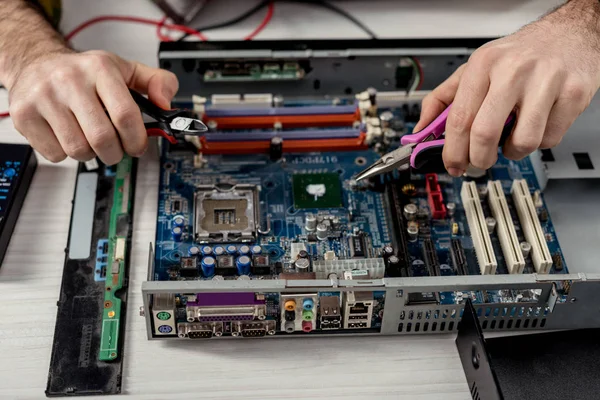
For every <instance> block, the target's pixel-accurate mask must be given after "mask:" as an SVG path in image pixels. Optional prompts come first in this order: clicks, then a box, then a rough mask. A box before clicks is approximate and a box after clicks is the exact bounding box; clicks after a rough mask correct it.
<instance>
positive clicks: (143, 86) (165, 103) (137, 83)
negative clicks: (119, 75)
mask: <svg viewBox="0 0 600 400" xmlns="http://www.w3.org/2000/svg"><path fill="white" fill-rule="evenodd" d="M120 61H121V63H125V65H123V64H121V63H120V64H121V65H120V67H121V71H123V72H125V73H124V74H123V76H124V77H125V81H126V82H127V86H129V87H130V88H132V89H134V90H137V91H138V92H141V93H146V94H148V98H149V99H150V100H151V101H152V102H154V103H155V104H156V105H158V106H159V107H161V108H165V109H168V108H171V100H173V97H174V96H175V94H176V93H177V90H178V89H179V82H178V81H177V77H176V76H175V74H173V73H172V72H169V71H166V70H164V69H160V68H152V67H149V66H147V65H144V64H141V63H138V62H131V61H126V60H122V59H121V60H120Z"/></svg>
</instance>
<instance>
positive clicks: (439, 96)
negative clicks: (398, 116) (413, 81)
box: [413, 64, 465, 133]
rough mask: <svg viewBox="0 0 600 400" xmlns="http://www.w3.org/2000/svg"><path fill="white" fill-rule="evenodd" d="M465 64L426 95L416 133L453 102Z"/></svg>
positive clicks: (415, 129) (414, 130)
mask: <svg viewBox="0 0 600 400" xmlns="http://www.w3.org/2000/svg"><path fill="white" fill-rule="evenodd" d="M464 65H465V64H463V65H461V66H460V67H459V68H458V69H457V70H456V71H454V73H453V74H452V75H450V77H449V78H448V79H446V80H445V81H444V82H442V84H440V85H439V86H438V87H436V88H435V89H434V90H433V91H432V92H431V93H429V94H428V95H427V96H425V98H424V99H423V103H422V105H421V117H420V119H419V122H417V124H416V125H415V128H414V129H413V132H414V133H416V132H419V131H421V130H423V129H424V128H425V127H426V126H427V125H429V124H430V123H431V122H432V121H433V120H434V119H436V118H437V116H438V115H440V114H441V113H442V112H443V111H444V110H445V109H446V108H447V107H448V106H449V105H450V104H451V103H452V101H453V100H454V96H455V95H456V90H457V89H458V84H459V82H460V77H461V76H462V72H463V69H464Z"/></svg>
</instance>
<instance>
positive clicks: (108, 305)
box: [104, 301, 112, 308]
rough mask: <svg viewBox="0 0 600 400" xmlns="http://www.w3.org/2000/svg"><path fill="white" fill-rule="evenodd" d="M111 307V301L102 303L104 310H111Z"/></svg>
mask: <svg viewBox="0 0 600 400" xmlns="http://www.w3.org/2000/svg"><path fill="white" fill-rule="evenodd" d="M111 307H112V302H111V301H105V302H104V308H111Z"/></svg>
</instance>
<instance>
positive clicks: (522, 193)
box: [510, 179, 552, 274]
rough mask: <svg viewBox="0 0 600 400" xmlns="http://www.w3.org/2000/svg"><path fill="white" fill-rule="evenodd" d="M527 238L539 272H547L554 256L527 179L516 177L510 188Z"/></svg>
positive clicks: (535, 266) (534, 263)
mask: <svg viewBox="0 0 600 400" xmlns="http://www.w3.org/2000/svg"><path fill="white" fill-rule="evenodd" d="M510 192H511V194H512V198H513V201H514V203H515V208H516V209H517V214H519V221H521V226H522V227H523V233H524V234H525V239H527V241H528V242H529V243H530V244H531V259H532V260H533V266H534V268H535V270H536V271H537V273H538V274H547V273H549V272H550V268H551V267H552V257H550V250H549V249H548V243H546V237H545V235H544V231H543V229H542V226H541V224H540V220H539V218H538V215H537V212H536V211H535V207H534V206H533V200H532V199H531V192H530V191H529V186H528V185H527V181H525V179H516V180H515V181H514V182H513V185H512V188H511V189H510Z"/></svg>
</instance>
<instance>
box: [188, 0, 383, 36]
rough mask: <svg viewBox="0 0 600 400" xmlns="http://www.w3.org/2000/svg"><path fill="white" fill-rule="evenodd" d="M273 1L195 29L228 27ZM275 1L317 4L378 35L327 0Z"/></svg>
mask: <svg viewBox="0 0 600 400" xmlns="http://www.w3.org/2000/svg"><path fill="white" fill-rule="evenodd" d="M271 1H272V0H263V1H261V2H260V3H258V4H257V5H256V6H254V7H253V8H251V9H250V10H248V11H246V12H245V13H243V14H241V15H239V16H237V17H235V18H233V19H230V20H229V21H225V22H220V23H218V24H212V25H206V26H201V27H198V28H194V29H195V30H196V31H198V32H206V31H209V30H213V29H220V28H227V27H229V26H232V25H235V24H237V23H239V22H242V21H244V20H246V19H248V18H250V17H251V16H253V15H254V14H256V13H257V12H259V11H260V10H262V9H263V8H265V7H267V6H268V5H269V3H270V2H271ZM274 1H276V2H280V3H283V2H288V3H300V4H306V5H316V6H320V7H323V8H326V9H328V10H329V11H333V12H334V13H336V14H338V15H340V16H342V17H344V18H345V19H347V20H348V21H350V22H352V23H353V24H354V25H356V26H357V27H358V28H360V29H361V30H362V31H363V32H365V33H366V34H367V35H369V36H370V37H371V39H377V35H376V34H375V32H373V31H372V30H371V29H369V28H368V27H367V26H366V25H364V24H363V23H362V22H360V21H359V20H358V19H356V18H355V17H354V16H353V15H352V14H349V13H347V12H346V11H344V10H342V9H341V8H339V7H338V6H335V5H333V4H331V3H329V2H327V1H322V0H274ZM188 36H189V34H187V33H186V34H184V35H183V36H181V37H180V38H179V39H177V41H178V42H179V41H182V40H184V39H185V38H187V37H188Z"/></svg>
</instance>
